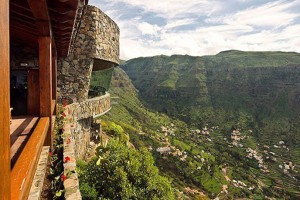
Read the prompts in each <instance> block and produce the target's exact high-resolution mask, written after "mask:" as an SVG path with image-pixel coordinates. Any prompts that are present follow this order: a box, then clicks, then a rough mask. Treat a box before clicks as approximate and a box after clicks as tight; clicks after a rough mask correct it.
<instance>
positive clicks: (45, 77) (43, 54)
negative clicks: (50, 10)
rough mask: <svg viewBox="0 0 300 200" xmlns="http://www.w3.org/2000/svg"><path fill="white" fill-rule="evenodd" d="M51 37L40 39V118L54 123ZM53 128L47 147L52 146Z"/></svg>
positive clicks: (48, 134)
mask: <svg viewBox="0 0 300 200" xmlns="http://www.w3.org/2000/svg"><path fill="white" fill-rule="evenodd" d="M51 41H52V39H51V37H39V78H40V79H39V80H40V116H41V117H49V118H50V124H51V123H52V122H51V120H52V109H51V107H52V48H51ZM51 127H52V126H50V127H49V130H48V133H47V136H46V139H45V145H47V146H52V141H53V136H52V134H53V133H52V132H53V131H52V128H51Z"/></svg>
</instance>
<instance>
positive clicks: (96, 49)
mask: <svg viewBox="0 0 300 200" xmlns="http://www.w3.org/2000/svg"><path fill="white" fill-rule="evenodd" d="M118 64H119V28H118V26H117V24H116V23H115V22H114V21H113V20H112V19H110V18H109V17H108V16H107V15H105V14H104V13H103V12H102V11H101V10H99V9H98V8H96V7H94V6H86V7H85V9H84V15H83V19H82V20H81V24H80V27H79V30H78V32H77V36H76V39H75V41H74V43H73V47H72V51H71V52H70V54H69V55H68V57H66V58H64V59H60V60H58V69H57V75H58V83H57V85H58V100H59V101H60V102H61V101H62V100H63V99H67V100H68V102H70V103H75V102H83V101H85V100H86V99H88V91H89V88H90V79H91V73H92V71H93V70H101V69H106V68H110V67H114V66H117V65H118Z"/></svg>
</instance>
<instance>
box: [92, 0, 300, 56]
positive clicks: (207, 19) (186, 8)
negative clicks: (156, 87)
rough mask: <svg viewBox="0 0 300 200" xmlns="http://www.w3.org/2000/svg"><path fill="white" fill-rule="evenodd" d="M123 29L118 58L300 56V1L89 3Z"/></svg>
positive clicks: (118, 0)
mask: <svg viewBox="0 0 300 200" xmlns="http://www.w3.org/2000/svg"><path fill="white" fill-rule="evenodd" d="M89 4H90V5H94V6H97V7H98V8H100V9H101V10H102V11H103V12H105V13H106V14H107V15H108V16H110V17H111V18H112V19H113V20H114V21H115V22H116V23H117V24H118V26H119V28H120V58H121V59H123V60H128V59H132V58H136V57H147V56H154V55H161V54H163V55H173V54H183V55H185V54H188V55H192V56H203V55H214V54H217V53H219V52H221V51H224V50H230V49H236V50H242V51H293V52H300V0H268V1H267V0H89Z"/></svg>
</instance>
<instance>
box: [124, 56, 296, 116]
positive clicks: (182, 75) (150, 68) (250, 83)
mask: <svg viewBox="0 0 300 200" xmlns="http://www.w3.org/2000/svg"><path fill="white" fill-rule="evenodd" d="M122 68H123V69H124V70H125V71H126V73H127V74H128V75H129V77H130V78H131V79H132V81H133V84H134V85H135V87H136V88H137V89H138V90H139V91H140V94H141V96H142V97H143V99H144V100H145V101H146V102H147V103H149V104H150V105H151V106H152V107H154V108H156V109H157V110H159V111H163V112H166V113H167V114H169V115H175V116H176V115H178V114H182V113H186V115H189V113H190V112H192V110H195V108H196V109H197V108H204V107H213V108H220V109H224V110H236V111H239V110H240V109H246V110H247V111H249V112H252V113H255V112H264V113H268V114H270V113H271V114H272V113H274V112H277V113H276V114H283V115H287V116H288V115H290V114H291V113H295V110H299V109H300V55H299V54H297V53H283V52H240V51H227V52H221V53H219V54H217V55H215V56H203V57H192V56H187V55H186V56H181V55H174V56H170V57H168V56H156V57H148V58H136V59H132V60H129V61H127V62H126V64H125V65H123V66H122ZM190 114H191V113H190Z"/></svg>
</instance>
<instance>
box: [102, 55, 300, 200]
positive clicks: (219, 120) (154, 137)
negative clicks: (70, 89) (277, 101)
mask: <svg viewBox="0 0 300 200" xmlns="http://www.w3.org/2000/svg"><path fill="white" fill-rule="evenodd" d="M177 57H178V58H177ZM181 57H182V58H183V59H182V61H183V62H182V63H181V62H180V59H181ZM140 59H141V60H142V61H140V62H144V61H143V60H144V59H145V60H147V59H150V60H151V59H154V58H143V59H142V58H140ZM164 59H171V60H173V61H174V60H176V59H178V60H177V62H178V63H180V64H179V66H180V68H184V67H185V66H184V65H185V64H184V63H190V62H191V61H190V60H194V61H193V62H195V60H197V59H199V58H195V57H189V56H173V58H172V57H164V56H160V57H158V60H159V62H161V63H166V61H164ZM201 59H203V58H201ZM130 62H131V61H129V62H127V63H130ZM145 63H147V62H146V61H145ZM173 63H175V61H174V62H173ZM148 64H149V63H148ZM167 66H168V64H167ZM195 66H196V65H195ZM127 67H128V66H127ZM148 67H149V68H154V67H152V66H150V65H149V66H148ZM273 67H274V68H275V67H276V66H273ZM141 68H142V67H141ZM161 68H163V67H161ZM173 68H174V69H176V68H177V67H176V65H175V64H173ZM186 68H187V67H186ZM161 70H162V69H161ZM145 71H147V70H146V68H144V72H143V73H144V78H146V77H147V76H150V77H151V76H152V77H155V76H154V75H153V72H151V73H150V72H148V74H147V72H145ZM175 71H177V69H176V70H174V73H175ZM182 72H185V71H184V70H182ZM137 73H142V70H141V69H140V72H137ZM178 74H179V73H178ZM190 74H192V73H190ZM146 75H147V76H146ZM165 75H167V73H166V74H165ZM157 76H158V75H157ZM136 78H138V77H136ZM156 78H159V77H156ZM160 78H161V79H162V77H160ZM152 80H153V83H152V85H150V86H153V87H156V83H157V82H155V80H154V79H152ZM136 81H139V79H133V81H132V82H133V83H135V82H136ZM144 81H146V80H144ZM140 83H141V84H142V83H143V82H142V81H140ZM144 84H145V83H144ZM150 86H149V88H147V87H145V88H139V91H137V90H136V89H135V87H134V86H133V85H132V83H131V80H130V79H129V77H128V76H127V75H126V73H125V72H124V71H123V70H121V69H119V68H116V69H115V71H114V76H113V80H112V86H111V90H110V92H111V94H112V97H118V98H112V101H113V102H114V105H113V109H112V110H111V112H110V113H108V115H106V116H104V117H103V120H107V121H113V122H115V123H117V124H119V125H121V126H122V127H123V128H124V130H125V131H126V132H127V133H129V136H130V141H131V142H132V143H133V144H134V146H135V148H137V149H139V148H141V147H147V148H148V150H149V151H150V152H151V153H152V155H153V156H154V158H155V164H156V166H158V168H159V170H160V173H162V174H163V175H164V176H167V177H169V179H170V180H172V185H173V187H174V188H175V189H176V191H175V194H176V196H177V198H183V199H197V198H198V199H199V198H200V199H201V198H202V199H205V198H207V196H208V197H209V198H215V197H219V198H220V199H228V198H251V199H262V198H265V196H267V197H275V198H279V197H281V198H282V197H284V198H285V199H295V198H297V197H299V190H300V188H299V178H300V177H299V175H297V174H298V172H299V170H300V167H299V165H300V163H299V160H300V159H299V158H300V156H299V155H300V154H299V152H300V149H299V130H300V127H299V121H296V117H297V114H294V116H293V117H292V115H291V117H279V116H275V118H274V117H263V116H264V115H261V116H260V118H259V119H257V118H255V115H253V113H252V112H253V111H251V112H247V109H245V110H243V109H241V110H240V111H235V110H230V106H228V107H227V108H226V109H223V110H222V109H217V108H214V107H213V105H212V104H210V102H205V101H204V103H207V107H205V106H203V107H204V108H205V109H204V108H199V109H202V111H205V112H201V111H199V110H195V109H194V113H196V114H198V116H197V117H198V119H202V120H203V121H202V122H201V123H205V124H203V125H201V124H200V123H199V124H197V123H192V122H189V121H187V122H188V124H186V123H184V122H182V121H180V120H178V119H177V118H176V115H173V118H170V117H168V116H167V115H165V114H161V113H160V112H157V110H156V109H155V108H156V107H155V106H153V107H150V106H149V105H151V104H150V103H151V102H150V101H147V99H145V94H143V95H142V94H141V93H142V90H144V91H150V90H151V87H150ZM170 90H171V89H170ZM166 91H168V90H166ZM195 93H196V92H195ZM139 95H140V96H142V97H144V98H143V101H142V102H144V103H145V102H146V103H147V105H146V106H145V105H144V103H142V102H141V101H140V97H139ZM187 96H188V95H187ZM148 97H151V95H150V94H149V95H148ZM152 98H157V96H155V95H154V96H153V97H152ZM164 99H165V100H168V102H165V101H160V103H161V104H162V106H161V107H165V108H169V107H171V106H170V105H168V104H170V103H171V102H172V101H174V100H172V98H170V97H169V96H168V94H167V93H166V95H165V96H164ZM208 100H210V99H208ZM151 101H153V100H152V99H151ZM155 101H156V100H155ZM190 101H193V99H190ZM201 103H202V102H201ZM189 105H190V106H193V104H192V103H190V104H189ZM202 105H204V104H202ZM229 105H230V104H229ZM178 107H179V105H178ZM178 107H177V108H178ZM216 113H217V114H218V115H215V114H216ZM274 113H276V112H274ZM182 114H184V115H185V116H188V115H189V113H188V114H185V113H182ZM177 116H178V117H179V118H182V119H184V120H187V119H190V118H184V116H183V115H177ZM265 116H267V115H265ZM193 117H194V116H193ZM170 163H172V164H170Z"/></svg>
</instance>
